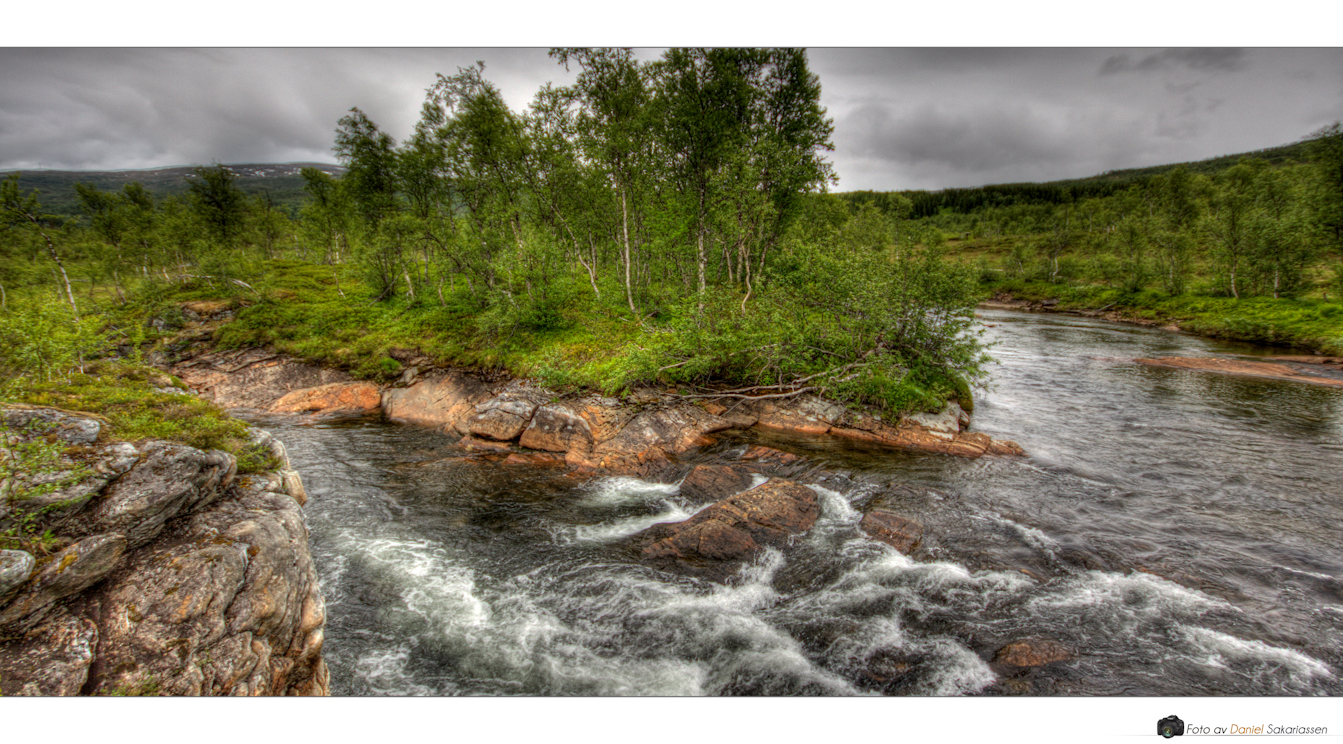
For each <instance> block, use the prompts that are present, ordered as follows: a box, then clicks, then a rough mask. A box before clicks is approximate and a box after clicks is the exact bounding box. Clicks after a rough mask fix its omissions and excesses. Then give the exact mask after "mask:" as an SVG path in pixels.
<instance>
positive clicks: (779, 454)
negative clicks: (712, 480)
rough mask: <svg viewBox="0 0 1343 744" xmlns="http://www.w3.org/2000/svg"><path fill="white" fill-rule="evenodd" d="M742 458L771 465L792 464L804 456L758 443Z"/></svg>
mask: <svg viewBox="0 0 1343 744" xmlns="http://www.w3.org/2000/svg"><path fill="white" fill-rule="evenodd" d="M740 459H742V460H748V461H759V462H763V463H769V464H771V465H792V464H793V463H795V462H797V461H798V460H801V459H802V458H801V457H798V456H797V455H795V454H793V453H791V452H783V451H781V450H776V449H774V448H772V447H764V446H760V445H756V446H755V447H752V448H750V449H748V450H746V452H744V453H743V454H742V456H741V458H740Z"/></svg>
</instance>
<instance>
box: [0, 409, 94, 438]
mask: <svg viewBox="0 0 1343 744" xmlns="http://www.w3.org/2000/svg"><path fill="white" fill-rule="evenodd" d="M0 421H2V422H3V423H4V424H5V425H6V426H8V427H10V428H13V429H26V428H31V427H40V428H43V429H50V430H51V431H52V433H54V434H55V435H56V436H58V437H60V438H61V439H63V440H65V441H66V442H69V443H70V444H93V443H94V442H96V441H98V435H99V433H101V432H102V427H103V425H102V422H100V421H99V420H98V419H96V418H94V417H92V416H81V415H79V414H75V413H70V412H69V411H61V410H58V409H55V408H34V407H31V406H13V407H10V408H6V409H4V410H3V411H0Z"/></svg>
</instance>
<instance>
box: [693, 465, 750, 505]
mask: <svg viewBox="0 0 1343 744" xmlns="http://www.w3.org/2000/svg"><path fill="white" fill-rule="evenodd" d="M754 480H755V478H754V476H753V475H752V474H751V473H750V472H749V471H747V470H744V469H742V468H737V467H733V466H731V465H697V466H695V469H694V470H691V471H690V472H689V473H688V474H687V475H686V477H685V479H684V480H682V481H681V495H682V496H684V497H686V498H688V499H692V500H695V501H717V500H719V499H721V498H723V497H725V496H731V495H732V494H734V493H741V492H742V491H745V490H746V489H748V488H750V487H751V483H752V482H753V481H754Z"/></svg>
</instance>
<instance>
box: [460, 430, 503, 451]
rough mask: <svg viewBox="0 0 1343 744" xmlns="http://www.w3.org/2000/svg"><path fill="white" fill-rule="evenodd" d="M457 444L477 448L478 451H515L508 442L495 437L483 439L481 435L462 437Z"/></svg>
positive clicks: (466, 447)
mask: <svg viewBox="0 0 1343 744" xmlns="http://www.w3.org/2000/svg"><path fill="white" fill-rule="evenodd" d="M457 446H459V447H462V448H463V449H469V450H475V451H477V452H512V451H513V448H512V447H510V446H509V445H508V442H499V441H495V440H493V439H481V438H480V437H474V436H471V435H470V434H468V435H466V436H464V437H462V439H461V441H459V442H457Z"/></svg>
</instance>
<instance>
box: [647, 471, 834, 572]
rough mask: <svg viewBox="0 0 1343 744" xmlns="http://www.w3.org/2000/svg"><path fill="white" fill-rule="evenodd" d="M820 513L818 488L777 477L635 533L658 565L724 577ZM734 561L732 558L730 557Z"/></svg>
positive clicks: (811, 522) (650, 560)
mask: <svg viewBox="0 0 1343 744" xmlns="http://www.w3.org/2000/svg"><path fill="white" fill-rule="evenodd" d="M818 516H820V505H819V503H818V501H817V498H816V492H815V491H813V490H811V489H810V488H807V487H806V486H803V485H799V484H797V483H793V482H791V481H784V480H774V481H770V482H769V483H766V484H764V485H762V486H759V487H756V488H753V489H751V490H749V491H744V492H742V493H739V494H736V495H735V496H729V497H728V498H726V499H723V500H722V501H719V502H718V503H716V504H714V505H712V506H710V507H708V508H707V509H704V510H703V511H701V512H699V513H698V514H696V515H695V516H693V517H691V518H690V519H687V520H685V521H684V522H678V523H674V524H660V525H656V526H654V527H651V528H649V529H647V530H644V531H643V532H641V533H639V534H638V535H635V536H634V538H632V539H633V541H634V543H635V544H636V545H638V546H640V547H641V552H642V554H643V556H644V558H645V559H646V560H648V561H649V562H650V563H653V564H654V565H657V566H661V567H665V568H675V569H679V570H685V571H688V572H691V573H697V574H700V575H703V576H705V577H706V578H712V579H718V580H721V579H724V578H726V577H727V576H729V575H731V573H732V572H733V571H734V570H735V568H736V565H735V563H736V562H740V561H743V560H748V559H750V558H752V557H754V556H755V555H756V554H757V553H758V552H759V551H760V550H761V549H763V548H764V547H766V546H778V545H782V544H784V543H785V542H787V540H788V538H790V537H792V536H793V535H797V534H800V533H802V532H805V531H806V530H807V529H808V528H810V527H811V525H812V524H813V523H814V522H815V521H816V518H817V517H818ZM729 562H732V563H729Z"/></svg>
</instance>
